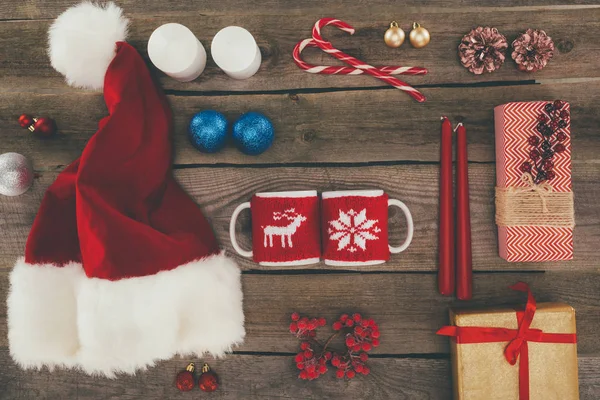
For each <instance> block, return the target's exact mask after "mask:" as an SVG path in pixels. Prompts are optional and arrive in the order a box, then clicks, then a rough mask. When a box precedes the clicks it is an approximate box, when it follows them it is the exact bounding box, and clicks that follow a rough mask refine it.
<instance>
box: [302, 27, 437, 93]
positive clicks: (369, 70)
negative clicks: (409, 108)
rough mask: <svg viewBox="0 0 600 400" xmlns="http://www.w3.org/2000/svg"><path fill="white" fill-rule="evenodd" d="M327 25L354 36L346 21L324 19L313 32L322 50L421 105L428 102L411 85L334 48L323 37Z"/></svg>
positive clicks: (352, 29)
mask: <svg viewBox="0 0 600 400" xmlns="http://www.w3.org/2000/svg"><path fill="white" fill-rule="evenodd" d="M327 25H333V26H335V27H337V28H339V29H340V30H342V31H344V32H348V33H349V34H351V35H352V34H354V28H353V27H352V26H350V25H348V24H347V23H345V22H344V21H340V20H339V19H335V18H322V19H320V20H318V21H317V22H316V23H315V26H314V28H313V32H312V34H313V39H314V41H315V43H316V45H317V46H318V47H319V48H320V49H321V50H323V51H324V52H325V53H327V54H331V55H332V56H333V57H335V58H337V59H338V60H340V61H343V62H345V63H346V64H349V65H351V66H353V67H354V68H357V69H361V70H364V71H365V73H366V74H369V75H371V76H374V77H375V78H377V79H380V80H382V81H384V82H386V83H388V84H389V85H391V86H393V87H395V88H396V89H399V90H402V91H404V92H406V93H407V94H408V95H409V96H411V97H412V98H413V99H415V100H416V101H418V102H419V103H422V102H424V101H425V100H426V99H425V96H423V94H422V93H421V92H419V91H418V90H417V89H415V88H413V87H412V86H410V85H409V84H407V83H405V82H402V81H401V80H400V79H398V78H395V77H393V76H391V75H388V74H385V73H382V72H381V71H379V70H378V69H377V68H375V67H374V66H372V65H369V64H365V63H364V62H362V61H360V60H358V59H356V58H354V57H352V56H349V55H348V54H346V53H344V52H342V51H340V50H338V49H336V48H335V47H333V45H332V44H331V43H330V42H328V41H326V40H324V39H323V37H322V36H321V28H323V27H324V26H327Z"/></svg>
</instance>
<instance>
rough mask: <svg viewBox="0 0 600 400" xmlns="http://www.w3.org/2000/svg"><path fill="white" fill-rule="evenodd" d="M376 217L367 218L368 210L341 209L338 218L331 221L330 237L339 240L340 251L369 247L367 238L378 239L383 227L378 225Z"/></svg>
mask: <svg viewBox="0 0 600 400" xmlns="http://www.w3.org/2000/svg"><path fill="white" fill-rule="evenodd" d="M378 222H379V221H378V220H376V219H367V210H366V209H363V210H362V211H360V212H358V213H357V212H356V211H354V210H349V211H348V212H343V211H342V210H340V216H339V218H338V219H336V220H333V221H329V229H328V233H329V239H330V240H334V241H337V242H338V247H337V249H338V251H342V250H344V249H347V250H348V251H349V252H351V253H354V252H356V251H358V249H359V248H360V249H362V250H363V251H364V250H366V249H367V240H377V239H379V236H377V233H379V232H381V229H379V227H378V226H377V225H376V224H377V223H378Z"/></svg>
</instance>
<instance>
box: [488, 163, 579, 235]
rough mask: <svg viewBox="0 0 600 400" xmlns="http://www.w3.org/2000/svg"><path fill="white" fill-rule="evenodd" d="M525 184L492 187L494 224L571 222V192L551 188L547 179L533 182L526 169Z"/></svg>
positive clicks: (571, 224)
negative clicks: (494, 192) (494, 200)
mask: <svg viewBox="0 0 600 400" xmlns="http://www.w3.org/2000/svg"><path fill="white" fill-rule="evenodd" d="M521 181H522V182H523V183H524V184H525V185H526V186H519V187H517V186H509V187H505V188H500V187H497V188H496V224H497V225H499V226H552V227H569V228H572V227H574V226H575V216H574V213H573V192H555V191H554V189H553V188H552V186H551V185H550V184H549V183H548V182H542V183H535V182H534V180H533V177H532V176H531V174H529V173H524V174H523V175H522V176H521Z"/></svg>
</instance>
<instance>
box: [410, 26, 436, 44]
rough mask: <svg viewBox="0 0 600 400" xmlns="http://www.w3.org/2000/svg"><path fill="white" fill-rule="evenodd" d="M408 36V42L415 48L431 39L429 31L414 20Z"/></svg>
mask: <svg viewBox="0 0 600 400" xmlns="http://www.w3.org/2000/svg"><path fill="white" fill-rule="evenodd" d="M408 38H409V39H410V44H412V46H413V47H414V48H416V49H420V48H422V47H425V46H427V44H429V41H430V40H431V36H430V35H429V31H428V30H427V29H425V28H423V27H422V26H421V25H419V24H418V23H416V22H414V23H413V27H412V30H411V31H410V34H409V35H408Z"/></svg>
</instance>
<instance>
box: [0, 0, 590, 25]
mask: <svg viewBox="0 0 600 400" xmlns="http://www.w3.org/2000/svg"><path fill="white" fill-rule="evenodd" d="M540 3H541V4H540ZM72 5H73V2H71V1H68V0H53V1H44V0H29V1H27V2H25V3H24V2H21V1H18V0H6V1H4V2H3V3H2V4H0V16H1V17H2V19H5V20H10V19H47V18H55V17H56V16H57V15H59V14H60V13H61V12H63V11H64V10H65V9H66V8H68V7H70V6H72ZM490 5H493V7H491V6H490ZM490 5H488V6H482V3H481V2H480V1H477V0H464V1H447V0H431V1H428V2H427V12H442V13H444V12H464V10H466V9H468V10H470V11H491V10H497V9H506V8H516V9H521V10H541V11H546V10H548V9H575V8H587V7H594V6H595V2H594V1H593V0H575V1H570V2H569V5H564V1H561V0H545V1H543V2H540V1H535V0H527V1H520V0H498V1H494V3H493V4H491V3H490ZM586 5H589V6H586ZM119 6H121V7H122V8H123V9H124V10H125V12H126V13H127V14H128V15H138V16H145V15H161V16H177V17H181V16H182V15H187V14H190V13H194V14H195V15H199V16H216V15H228V14H233V15H236V16H239V15H243V16H255V15H279V14H281V15H295V16H301V15H304V14H307V13H315V14H318V13H321V14H322V13H323V11H324V9H325V8H329V9H331V10H334V11H335V13H336V14H335V16H336V17H337V18H342V17H344V16H356V15H360V16H372V15H377V14H379V15H396V13H397V12H398V9H397V5H396V4H394V3H393V2H389V1H385V0H373V1H369V3H368V4H365V3H362V2H354V3H348V2H344V1H343V0H333V1H328V2H327V3H326V4H323V2H321V1H318V0H305V1H302V2H294V1H289V0H269V1H256V2H252V5H251V6H250V7H242V6H240V4H239V3H238V2H236V1H232V0H225V1H219V2H210V1H209V2H204V3H202V5H201V6H199V5H198V4H197V3H194V2H188V1H182V0H176V1H170V2H169V3H168V7H167V6H166V5H165V3H160V2H144V3H141V4H140V2H137V1H135V0H123V1H120V2H119ZM422 10H423V3H422V2H421V1H419V0H409V1H405V2H403V3H402V11H403V15H406V14H409V13H415V14H417V13H422ZM407 19H409V20H410V19H411V18H408V17H407Z"/></svg>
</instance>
